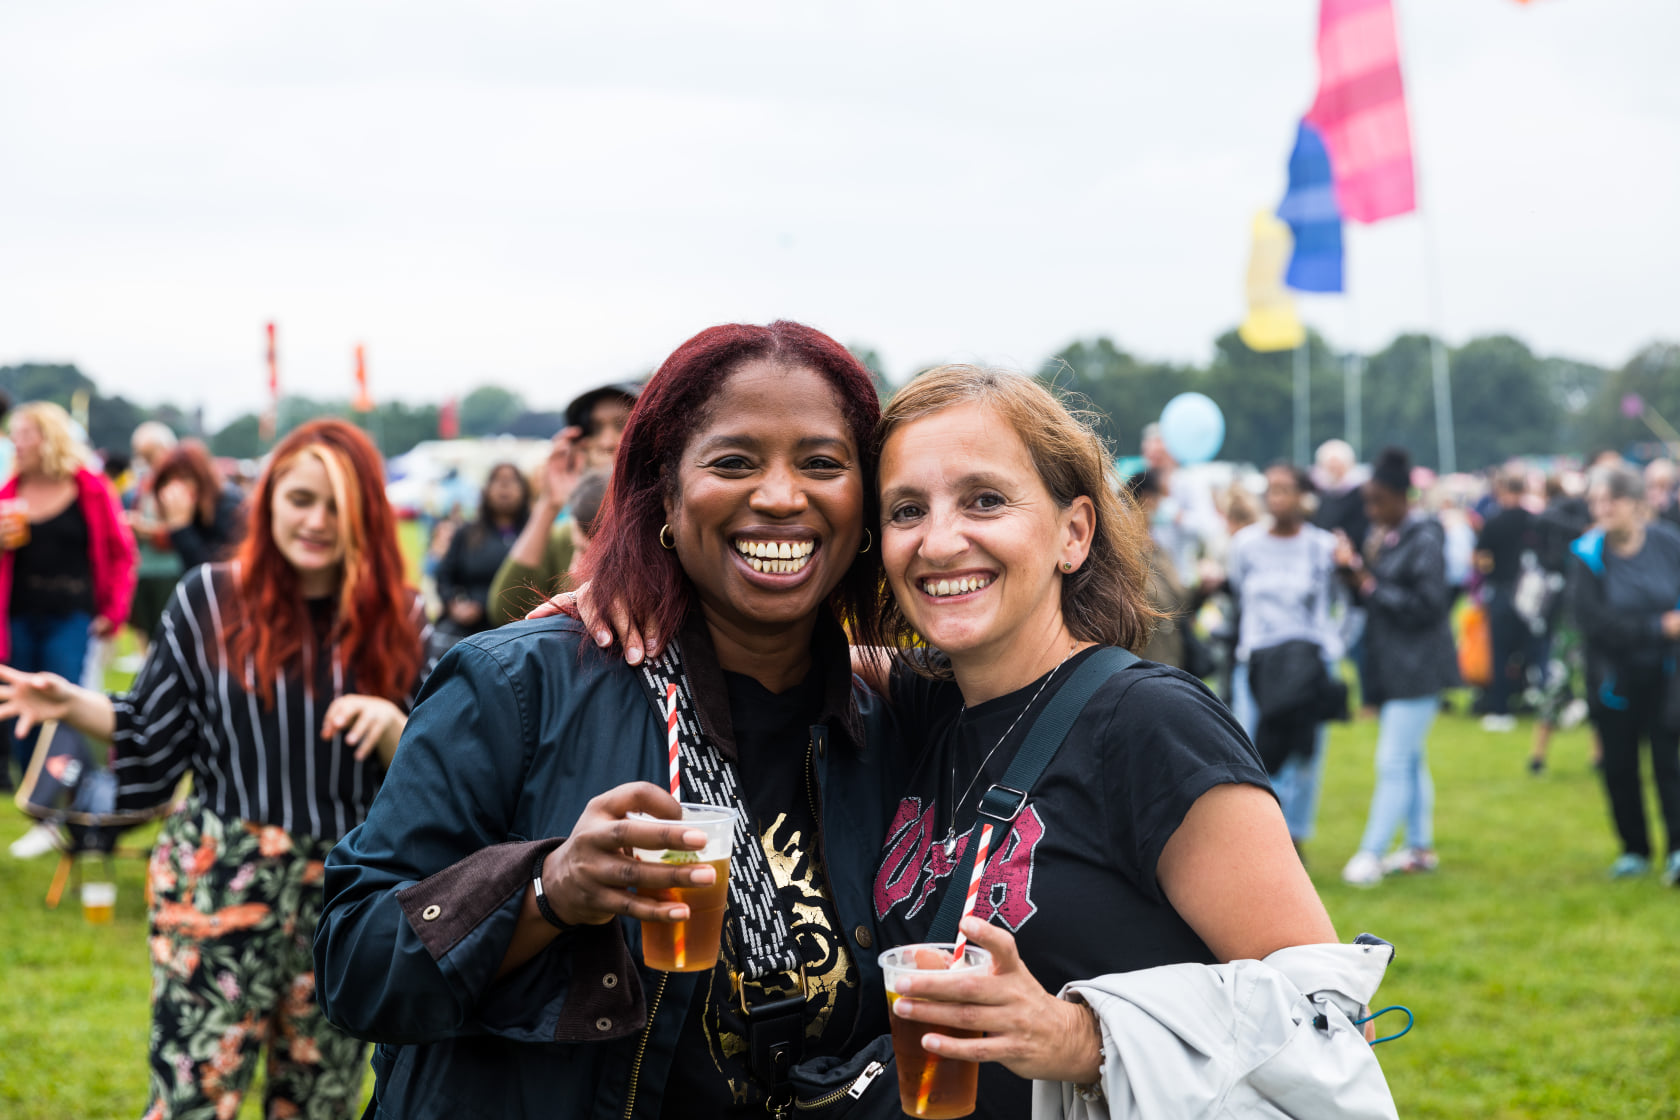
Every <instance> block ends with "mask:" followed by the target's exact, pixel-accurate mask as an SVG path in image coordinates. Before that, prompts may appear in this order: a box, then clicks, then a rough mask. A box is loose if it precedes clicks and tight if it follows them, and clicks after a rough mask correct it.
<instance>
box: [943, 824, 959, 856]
mask: <svg viewBox="0 0 1680 1120" xmlns="http://www.w3.org/2000/svg"><path fill="white" fill-rule="evenodd" d="M939 846H940V847H942V848H944V849H945V858H946V859H950V858H951V857H952V856H954V855H956V854H957V830H956V828H955V827H952V828H947V829H946V830H945V839H943V840H941V841H940V842H939Z"/></svg>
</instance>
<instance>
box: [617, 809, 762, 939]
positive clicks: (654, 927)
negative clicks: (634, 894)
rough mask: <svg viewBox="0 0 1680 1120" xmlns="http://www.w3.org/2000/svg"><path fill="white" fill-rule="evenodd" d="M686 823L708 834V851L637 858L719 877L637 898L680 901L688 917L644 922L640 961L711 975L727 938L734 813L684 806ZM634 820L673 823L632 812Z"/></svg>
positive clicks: (640, 850)
mask: <svg viewBox="0 0 1680 1120" xmlns="http://www.w3.org/2000/svg"><path fill="white" fill-rule="evenodd" d="M682 812H683V815H682V823H683V824H684V825H685V826H686V827H688V828H693V829H699V830H700V831H701V832H704V833H705V834H706V846H705V847H704V848H702V849H700V850H699V851H697V852H693V851H681V850H676V849H673V850H669V851H665V850H658V851H649V850H647V849H645V848H637V849H635V852H636V858H637V859H639V860H643V861H645V862H648V863H709V864H711V865H712V869H713V870H714V871H716V872H717V878H716V879H714V880H713V881H712V883H711V884H710V885H708V886H703V887H667V888H664V889H661V890H646V891H640V892H639V893H642V894H645V895H646V896H647V897H649V898H652V899H656V900H657V901H659V902H681V903H683V904H684V905H685V906H687V907H688V918H687V919H686V920H684V921H680V922H659V921H652V922H650V921H643V922H642V962H643V963H644V964H646V965H647V966H648V967H649V968H653V969H658V970H659V971H660V972H709V971H711V969H712V968H714V967H715V966H716V965H717V959H718V943H719V941H720V940H721V939H722V936H723V914H724V911H725V910H727V909H728V908H729V853H730V852H731V851H732V850H733V849H734V846H735V821H736V818H738V817H739V816H740V814H739V813H737V812H736V811H735V810H734V809H729V808H720V807H718V806H716V805H696V804H693V803H692V802H688V801H684V802H683V803H682ZM630 819H632V820H639V821H656V822H658V823H660V824H672V823H675V822H672V821H667V820H663V819H661V818H659V817H654V816H650V815H648V814H647V813H631V814H630Z"/></svg>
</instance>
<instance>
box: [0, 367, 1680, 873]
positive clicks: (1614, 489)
mask: <svg viewBox="0 0 1680 1120" xmlns="http://www.w3.org/2000/svg"><path fill="white" fill-rule="evenodd" d="M638 391H639V388H638V386H637V385H635V384H628V383H625V384H611V385H603V386H600V387H598V388H596V389H592V390H590V391H589V392H587V393H584V394H583V395H581V396H580V397H578V398H577V399H576V400H574V401H572V402H571V404H570V405H569V406H568V407H567V410H566V426H565V428H564V430H562V431H561V432H559V433H558V434H556V436H555V437H554V439H553V442H552V445H551V448H550V452H549V454H548V456H547V459H546V460H545V461H544V462H543V464H542V465H541V467H540V468H539V469H538V470H536V471H533V472H525V471H522V470H521V469H520V468H519V466H518V465H516V464H514V463H512V462H501V463H497V464H496V465H494V466H493V467H492V468H491V469H490V470H489V472H488V476H487V478H486V479H485V481H484V483H483V486H482V489H480V490H478V491H477V492H476V493H474V492H471V491H465V492H463V491H462V490H460V489H459V488H457V489H456V490H455V491H454V492H453V494H452V497H451V500H450V501H449V502H448V504H447V505H445V506H444V507H443V508H441V509H435V510H429V511H422V512H421V515H420V519H421V532H422V533H423V539H424V541H425V550H424V556H423V559H422V562H421V563H422V567H421V575H422V579H421V588H422V590H423V593H424V596H425V601H426V603H427V605H428V613H429V615H430V617H431V618H432V620H433V623H434V625H433V627H432V628H431V630H430V632H429V635H428V654H429V656H430V657H432V658H435V657H436V656H438V655H440V654H441V653H442V652H443V651H444V650H445V649H447V648H448V647H449V646H450V645H451V644H453V643H454V642H456V641H459V640H460V639H461V638H463V637H466V636H468V635H471V634H474V633H477V632H479V631H482V630H485V629H488V628H490V627H494V626H499V625H502V624H504V623H506V622H509V621H511V620H513V619H516V618H520V617H523V615H524V614H525V612H526V611H527V610H528V609H530V608H531V607H532V606H534V605H535V604H537V603H538V602H540V601H541V600H542V598H543V597H544V596H545V595H548V594H552V593H553V592H555V591H556V590H557V589H560V590H563V589H566V588H568V587H569V586H570V585H571V582H572V577H573V575H574V573H575V571H576V570H577V566H578V564H579V561H580V560H581V558H582V556H583V555H584V553H585V552H586V550H587V549H588V547H589V541H590V536H591V534H592V532H593V529H594V524H595V520H596V518H597V516H598V514H599V511H600V508H601V504H602V501H603V499H604V498H605V496H606V491H607V484H608V480H609V477H610V471H611V468H612V463H613V457H614V455H615V453H616V451H617V449H618V444H619V441H620V438H621V436H622V434H623V431H624V427H625V424H626V422H627V421H628V418H629V414H630V410H631V407H632V406H633V405H634V403H635V400H636V396H637V393H638ZM6 407H10V406H9V402H7V405H6ZM6 421H7V422H6V430H7V432H8V433H9V438H7V439H4V440H0V459H4V460H6V461H8V462H9V464H10V473H11V477H10V479H9V480H8V481H7V482H6V483H5V485H4V489H0V550H3V551H0V609H3V610H5V611H6V618H5V624H4V625H3V626H0V645H3V648H4V655H3V660H4V663H5V664H8V665H11V666H12V667H14V668H17V669H19V670H22V671H25V672H36V671H46V672H53V673H57V674H59V675H60V676H63V677H65V678H66V679H69V680H73V681H80V682H81V683H82V684H84V685H86V686H87V687H90V688H100V687H102V685H103V681H104V675H105V672H106V670H107V668H108V667H110V666H111V665H112V661H113V658H112V651H113V649H114V639H115V637H116V634H117V631H118V630H119V629H120V628H122V627H123V626H124V625H126V626H128V627H129V628H130V629H131V630H132V632H133V635H134V649H133V651H132V652H130V653H128V654H127V655H126V656H125V657H124V658H122V659H121V660H120V661H118V662H117V664H116V667H117V668H118V669H123V670H129V671H132V670H134V669H136V668H138V666H139V665H140V664H142V663H143V661H144V658H145V655H146V652H147V648H148V646H149V643H150V641H151V639H152V637H153V635H154V633H155V631H156V630H157V628H158V624H159V621H160V619H161V618H162V616H163V613H164V608H165V605H166V604H167V602H168V601H169V599H170V597H171V596H172V595H173V594H174V593H175V589H176V586H177V584H178V582H179V581H180V579H181V576H182V574H183V573H184V572H187V571H190V570H192V569H194V568H196V567H198V566H199V565H201V564H204V563H206V562H209V561H212V560H217V559H224V558H227V557H229V556H230V555H231V552H232V550H233V548H234V546H235V545H236V544H237V543H238V541H239V539H240V536H241V534H242V533H243V532H245V529H246V523H247V520H248V511H247V508H246V502H247V499H248V496H249V494H250V492H251V488H252V486H253V485H254V484H255V482H256V479H257V470H256V466H255V464H252V463H249V462H243V463H241V462H235V461H231V460H218V459H215V458H213V457H212V456H211V455H210V454H209V452H208V451H207V449H206V448H205V447H204V445H203V444H202V443H200V442H199V441H197V440H194V439H190V438H188V439H179V438H177V436H176V434H175V433H174V432H173V431H171V430H170V429H169V428H168V427H167V426H165V425H163V424H161V423H158V422H155V421H148V422H146V423H143V424H141V425H140V426H139V427H137V428H136V429H135V431H134V433H133V437H132V440H131V443H130V446H129V447H128V448H126V449H121V448H107V449H100V450H98V451H95V450H93V449H90V448H88V447H87V446H86V445H85V443H84V442H82V438H81V433H80V430H79V428H78V427H77V426H76V425H75V423H74V422H73V421H72V420H71V419H70V418H69V416H68V415H66V414H65V413H64V411H63V410H62V409H60V408H59V407H58V406H56V405H53V404H50V403H44V402H29V403H25V404H20V405H18V406H16V407H15V408H10V413H9V416H8V417H7V418H6ZM1142 446H1143V463H1144V469H1143V470H1142V471H1141V472H1140V473H1138V474H1136V475H1134V476H1133V477H1132V478H1130V479H1129V480H1128V481H1127V483H1126V485H1127V486H1128V487H1129V488H1130V491H1131V495H1132V497H1133V498H1134V499H1135V501H1136V502H1137V504H1138V506H1139V508H1140V509H1141V510H1142V511H1143V513H1144V515H1145V516H1146V517H1147V518H1148V520H1149V524H1150V533H1151V538H1152V541H1153V546H1154V550H1155V551H1154V555H1153V557H1152V558H1151V577H1150V596H1151V599H1152V601H1153V602H1154V603H1155V605H1156V606H1157V607H1159V608H1160V609H1161V610H1162V611H1163V612H1164V613H1166V614H1168V615H1169V616H1172V617H1173V618H1174V619H1175V621H1174V622H1172V623H1169V624H1167V625H1164V626H1162V627H1160V628H1158V629H1157V630H1156V632H1155V634H1154V636H1153V638H1152V639H1151V641H1150V643H1149V645H1148V647H1147V648H1146V649H1145V650H1143V651H1141V652H1142V653H1143V654H1144V656H1146V657H1147V658H1149V659H1150V660H1154V661H1158V662H1161V663H1164V664H1170V665H1174V666H1177V667H1179V668H1183V669H1186V670H1188V671H1189V672H1191V673H1192V674H1194V675H1196V676H1199V677H1201V678H1203V679H1205V680H1208V681H1209V682H1211V683H1212V684H1213V686H1214V687H1215V689H1216V691H1217V692H1218V693H1219V695H1220V696H1221V697H1222V698H1223V699H1224V700H1225V701H1226V702H1227V703H1228V704H1229V705H1230V707H1231V709H1232V711H1233V713H1234V714H1235V716H1236V717H1237V719H1238V720H1239V722H1240V723H1241V724H1242V725H1243V727H1244V729H1245V730H1246V731H1247V732H1248V733H1249V735H1250V737H1251V738H1252V739H1253V740H1254V741H1255V743H1256V745H1257V746H1258V747H1259V748H1260V750H1261V753H1262V756H1263V757H1264V758H1265V759H1266V761H1267V764H1268V767H1269V769H1270V770H1271V773H1272V777H1273V779H1274V784H1275V786H1276V788H1277V790H1278V793H1279V797H1280V799H1281V800H1282V802H1283V804H1284V809H1285V815H1286V817H1287V819H1288V822H1289V825H1290V830H1291V834H1292V836H1293V837H1294V839H1295V841H1296V843H1297V846H1298V847H1299V846H1302V845H1304V844H1306V842H1307V841H1309V840H1310V839H1311V837H1312V835H1313V832H1314V822H1315V820H1316V817H1317V806H1318V796H1319V782H1320V775H1321V773H1322V769H1323V763H1324V747H1325V742H1326V729H1327V725H1328V722H1329V721H1331V720H1334V719H1342V718H1352V716H1353V715H1354V714H1357V716H1358V718H1376V719H1378V720H1379V726H1380V730H1379V745H1378V750H1377V758H1376V769H1377V781H1376V784H1375V789H1374V792H1373V798H1372V807H1371V821H1370V826H1369V828H1368V830H1367V834H1366V836H1365V837H1364V841H1363V842H1362V844H1361V847H1360V850H1359V852H1358V853H1356V854H1355V855H1354V856H1353V857H1352V858H1351V859H1350V860H1349V861H1348V863H1347V865H1346V867H1345V868H1344V877H1345V878H1346V879H1347V880H1348V881H1350V882H1355V883H1359V884H1361V885H1372V884H1375V883H1377V882H1380V881H1381V879H1382V878H1383V877H1384V875H1386V874H1392V873H1395V872H1415V871H1427V870H1433V869H1434V868H1435V867H1436V866H1437V863H1438V856H1437V855H1436V852H1435V850H1434V845H1433V826H1432V802H1433V791H1432V786H1431V778H1430V774H1429V768H1428V763H1427V754H1428V752H1427V741H1428V735H1429V729H1430V726H1431V724H1432V722H1433V719H1434V717H1435V715H1436V713H1438V712H1439V711H1441V710H1443V709H1446V708H1450V706H1451V704H1452V699H1451V698H1450V697H1449V696H1448V695H1447V690H1449V689H1452V688H1454V687H1455V686H1457V685H1460V684H1464V685H1468V686H1470V687H1471V688H1472V689H1473V700H1472V704H1473V711H1474V713H1475V714H1476V715H1478V716H1480V727H1481V729H1482V730H1483V731H1485V732H1488V733H1490V734H1506V733H1510V732H1513V731H1515V730H1516V729H1517V728H1518V726H1519V724H1518V722H1517V717H1518V716H1519V715H1528V716H1531V717H1532V735H1533V738H1532V744H1531V748H1530V750H1529V752H1528V754H1527V758H1526V765H1527V766H1528V768H1529V769H1530V770H1531V771H1532V772H1533V773H1535V774H1539V773H1542V772H1543V771H1544V770H1545V768H1546V766H1547V762H1548V755H1549V746H1550V741H1551V738H1552V734H1553V732H1554V731H1555V730H1556V729H1558V728H1560V727H1572V726H1575V725H1578V724H1581V723H1583V722H1587V723H1589V726H1590V730H1591V741H1592V759H1593V764H1594V766H1596V767H1598V768H1599V769H1600V770H1602V772H1603V775H1604V782H1605V786H1606V791H1607V795H1608V799H1609V802H1610V806H1611V815H1612V819H1613V822H1614V824H1615V828H1616V832H1617V838H1618V840H1619V842H1620V844H1621V847H1622V852H1621V854H1620V856H1619V857H1618V859H1617V861H1616V863H1615V867H1614V873H1615V874H1618V875H1624V874H1637V873H1640V872H1641V871H1643V870H1644V869H1645V868H1646V867H1648V866H1649V864H1650V861H1651V860H1652V859H1653V858H1660V859H1661V860H1662V862H1663V868H1662V869H1663V871H1664V872H1665V874H1666V875H1667V876H1668V877H1669V878H1670V879H1673V878H1675V877H1676V876H1680V862H1677V860H1676V857H1675V856H1674V855H1673V854H1672V852H1671V851H1665V852H1659V853H1657V854H1656V856H1653V852H1652V848H1651V845H1650V842H1649V839H1648V836H1647V831H1646V828H1645V825H1644V819H1643V812H1642V809H1641V805H1642V801H1641V800H1640V788H1639V782H1640V777H1639V774H1640V771H1639V757H1640V755H1639V751H1640V747H1639V744H1640V743H1641V742H1644V743H1646V744H1647V745H1648V746H1649V747H1650V749H1651V750H1652V752H1653V761H1654V773H1655V778H1656V782H1657V786H1658V792H1659V799H1660V803H1661V805H1662V808H1663V813H1664V816H1665V826H1668V828H1669V830H1670V831H1671V832H1672V831H1674V830H1675V829H1680V763H1677V762H1676V760H1675V757H1674V756H1675V742H1674V734H1673V729H1672V724H1671V723H1670V722H1668V720H1667V719H1666V718H1665V716H1664V714H1663V713H1664V710H1665V708H1668V707H1674V706H1675V703H1674V701H1673V700H1671V699H1670V695H1671V693H1672V691H1673V690H1672V688H1671V687H1670V686H1669V683H1668V682H1669V681H1670V679H1671V677H1670V675H1669V674H1670V672H1671V670H1672V664H1671V663H1672V659H1673V648H1674V647H1673V645H1672V643H1673V641H1674V638H1675V637H1676V633H1677V631H1680V615H1676V613H1675V608H1676V607H1677V606H1680V598H1677V596H1674V595H1670V594H1669V590H1670V585H1671V584H1676V583H1677V582H1680V544H1677V543H1676V542H1680V496H1677V487H1680V470H1677V468H1676V466H1675V464H1674V462H1672V461H1670V460H1667V459H1657V460H1654V461H1651V462H1649V463H1646V464H1644V465H1643V466H1642V467H1636V466H1635V465H1634V464H1632V463H1629V462H1627V461H1626V460H1625V459H1624V458H1623V457H1622V456H1621V454H1619V453H1618V452H1615V451H1604V452H1602V453H1599V454H1596V455H1593V456H1592V457H1590V459H1589V460H1587V461H1586V462H1580V461H1575V460H1569V459H1556V460H1552V461H1550V462H1547V463H1543V464H1542V463H1536V462H1512V463H1508V464H1505V465H1502V466H1500V467H1497V468H1493V469H1489V470H1487V471H1484V472H1481V473H1478V474H1461V475H1452V476H1445V477H1437V476H1436V475H1435V474H1434V473H1433V472H1431V471H1430V470H1428V469H1427V468H1424V467H1415V466H1413V465H1412V463H1411V461H1410V459H1409V457H1408V456H1407V455H1406V454H1405V452H1404V451H1402V450H1401V449H1397V448H1389V449H1386V450H1385V451H1384V452H1383V453H1382V454H1381V455H1380V456H1379V457H1378V458H1377V459H1376V461H1375V462H1373V463H1370V464H1364V463H1360V462H1359V461H1358V458H1357V456H1356V455H1355V453H1354V451H1353V449H1352V448H1351V447H1350V446H1349V445H1348V444H1346V443H1344V442H1342V441H1341V440H1330V441H1328V442H1326V443H1325V444H1323V445H1322V446H1321V447H1319V448H1318V451H1317V454H1316V455H1315V457H1314V461H1313V462H1312V463H1311V464H1310V465H1308V464H1293V463H1286V462H1279V463H1274V464H1272V465H1270V466H1268V467H1267V468H1266V469H1264V470H1263V471H1256V470H1253V469H1244V468H1235V467H1231V466H1228V465H1226V464H1201V465H1197V466H1189V467H1186V466H1181V465H1180V464H1178V463H1176V462H1174V460H1173V458H1172V456H1171V455H1170V454H1169V453H1168V451H1167V449H1166V445H1165V444H1164V443H1163V441H1162V439H1161V437H1160V433H1159V431H1158V429H1157V426H1156V425H1153V424H1152V425H1150V426H1148V427H1147V428H1145V429H1144V432H1143V438H1142ZM1595 549H1596V551H1594V550H1595ZM1671 553H1673V554H1674V556H1673V557H1671V556H1670V554H1671ZM1582 602H1588V603H1590V604H1591V609H1592V610H1593V611H1594V612H1595V614H1594V615H1593V616H1590V617H1588V618H1586V619H1582V618H1581V617H1580V615H1579V609H1580V608H1579V604H1581V603H1582ZM1624 615H1625V617H1624ZM1605 620H1612V621H1610V622H1607V621H1605ZM1612 626H1615V627H1619V628H1609V627H1612ZM1344 666H1345V667H1346V672H1345V673H1344V671H1343V667H1344ZM1653 674H1655V675H1653ZM1344 678H1345V679H1346V681H1348V682H1350V683H1351V684H1352V688H1351V690H1350V689H1349V688H1347V687H1346V686H1345V685H1344V684H1343V681H1344ZM1618 689H1620V690H1621V691H1618ZM9 738H10V750H9V765H8V767H7V769H6V773H5V774H4V775H0V778H3V780H4V782H5V783H6V786H7V788H10V787H11V785H12V783H13V782H14V781H16V780H18V779H20V778H21V777H22V776H23V774H24V773H25V772H26V771H27V769H28V765H29V761H30V757H31V753H32V751H33V747H34V736H32V735H31V736H24V737H9ZM1397 833H1398V834H1399V835H1400V843H1399V845H1398V846H1397V847H1392V848H1391V846H1390V845H1391V842H1392V841H1393V840H1394V839H1395V836H1396V834H1397ZM62 843H63V836H62V834H61V833H60V831H59V830H58V829H57V828H56V827H55V826H54V825H52V824H50V823H49V824H39V825H36V826H35V827H33V828H31V829H30V830H29V832H27V833H26V834H25V835H23V836H22V837H20V838H18V839H17V840H16V841H15V842H14V843H13V844H12V852H13V854H14V855H17V856H19V857H27V856H32V855H38V854H41V853H43V852H46V851H48V850H51V849H52V848H53V847H55V846H61V845H62ZM1673 846H1674V841H1673V840H1670V841H1669V847H1670V849H1672V848H1673Z"/></svg>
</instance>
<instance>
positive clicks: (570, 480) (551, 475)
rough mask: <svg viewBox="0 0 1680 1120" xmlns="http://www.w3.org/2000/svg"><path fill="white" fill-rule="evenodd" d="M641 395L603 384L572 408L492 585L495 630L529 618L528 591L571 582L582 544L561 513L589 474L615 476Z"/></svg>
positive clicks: (551, 589) (635, 387) (637, 388)
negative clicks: (620, 448) (569, 575)
mask: <svg viewBox="0 0 1680 1120" xmlns="http://www.w3.org/2000/svg"><path fill="white" fill-rule="evenodd" d="M640 392H641V386H639V385H635V384H631V383H628V382H620V383H616V384H612V385H602V386H599V387H597V388H594V389H591V390H589V391H588V392H587V393H584V394H583V395H582V396H580V397H578V398H577V399H575V400H573V401H572V403H571V404H569V405H567V406H566V426H565V427H564V428H562V429H561V430H560V432H559V434H557V435H556V436H555V437H554V442H553V445H552V446H551V448H550V450H549V453H548V460H547V462H545V463H544V464H543V469H542V477H541V479H540V481H539V482H538V485H537V488H536V494H535V496H534V498H533V500H532V502H531V515H530V517H529V518H527V519H526V521H525V528H524V530H523V531H522V532H521V533H520V534H519V537H518V539H517V540H515V541H514V542H513V547H512V548H511V549H509V550H508V554H507V558H506V559H505V560H503V561H502V566H501V568H500V569H498V570H497V572H496V578H495V580H494V581H493V582H492V583H491V584H490V603H489V607H490V621H491V624H492V625H495V626H501V625H503V624H504V623H508V622H513V621H514V620H516V619H519V618H523V617H524V616H525V611H526V610H527V609H528V608H529V607H530V605H531V604H530V603H528V602H525V601H524V598H530V596H528V595H527V596H525V597H524V598H522V597H521V595H520V592H521V591H522V590H525V589H529V588H533V587H535V588H541V589H542V590H543V591H544V592H547V593H553V592H554V591H559V590H564V589H565V588H564V587H562V586H560V585H561V584H562V583H563V582H564V581H565V580H566V579H567V575H566V573H567V572H568V571H569V570H570V568H571V566H572V556H573V554H574V553H575V552H576V550H577V542H576V541H575V539H574V538H573V525H572V519H571V518H569V517H568V518H566V519H565V520H559V518H560V514H561V513H562V512H563V511H564V510H565V509H566V507H567V504H568V503H569V502H570V501H571V500H572V494H573V491H575V490H576V488H577V484H578V480H579V479H581V478H582V477H583V475H584V473H585V472H587V471H590V470H604V471H607V472H609V473H610V472H611V471H612V464H613V457H614V456H615V455H616V454H617V453H618V444H619V440H620V439H622V438H623V436H624V425H625V424H626V423H628V422H629V420H630V408H631V406H632V405H634V404H635V403H636V397H637V396H638V395H639V394H640Z"/></svg>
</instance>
